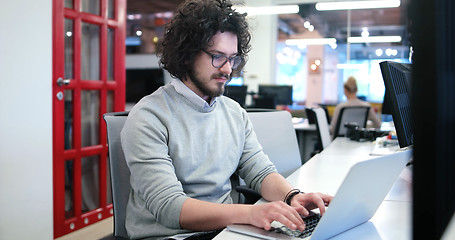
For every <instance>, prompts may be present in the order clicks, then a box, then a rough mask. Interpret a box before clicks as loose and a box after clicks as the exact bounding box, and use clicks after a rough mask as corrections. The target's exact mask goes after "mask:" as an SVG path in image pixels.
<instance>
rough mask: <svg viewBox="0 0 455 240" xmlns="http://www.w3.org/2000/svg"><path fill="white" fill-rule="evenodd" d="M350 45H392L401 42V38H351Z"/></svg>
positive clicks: (349, 39)
mask: <svg viewBox="0 0 455 240" xmlns="http://www.w3.org/2000/svg"><path fill="white" fill-rule="evenodd" d="M348 42H349V43H391V42H401V37H400V36H375V37H349V38H348Z"/></svg>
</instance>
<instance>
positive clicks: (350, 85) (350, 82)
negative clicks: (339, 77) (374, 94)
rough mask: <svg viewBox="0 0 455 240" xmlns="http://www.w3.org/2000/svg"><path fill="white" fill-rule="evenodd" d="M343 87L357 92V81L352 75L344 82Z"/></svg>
mask: <svg viewBox="0 0 455 240" xmlns="http://www.w3.org/2000/svg"><path fill="white" fill-rule="evenodd" d="M343 86H344V88H345V89H346V90H347V91H348V92H351V93H355V92H357V81H356V80H355V78H354V77H352V76H351V77H349V78H348V80H347V81H346V82H345V83H344V85H343Z"/></svg>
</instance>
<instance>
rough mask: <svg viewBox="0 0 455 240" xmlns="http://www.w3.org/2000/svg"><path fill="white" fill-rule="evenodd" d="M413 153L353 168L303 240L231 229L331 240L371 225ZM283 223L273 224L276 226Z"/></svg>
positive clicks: (242, 227) (277, 238)
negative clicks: (357, 227) (370, 221)
mask: <svg viewBox="0 0 455 240" xmlns="http://www.w3.org/2000/svg"><path fill="white" fill-rule="evenodd" d="M411 153H412V150H407V151H402V152H397V153H392V154H389V155H385V156H381V157H377V158H373V159H369V160H365V161H362V162H358V163H356V164H355V165H353V166H352V167H351V169H350V170H349V172H348V174H347V175H346V177H345V179H344V180H343V183H342V184H341V186H340V187H339V189H338V191H337V193H336V194H335V196H334V198H333V199H332V202H331V203H330V205H329V206H328V207H327V209H326V212H325V213H324V215H323V216H322V217H321V218H320V220H319V223H317V225H316V227H315V228H314V231H313V232H312V234H311V236H309V237H305V238H300V237H293V236H288V235H285V234H283V233H278V232H274V231H266V230H264V229H261V228H257V227H255V226H252V225H229V226H227V229H228V230H229V231H232V232H237V233H241V234H245V235H249V236H253V237H257V238H260V239H273V240H281V239H288V240H291V239H293V240H297V239H310V238H311V239H312V240H317V239H327V238H330V237H333V236H335V235H337V234H340V233H342V232H344V231H346V230H349V229H351V228H353V227H355V226H358V225H360V224H362V223H364V222H366V221H368V220H369V219H370V218H371V217H373V215H374V214H375V212H376V210H377V209H378V208H379V206H380V205H381V203H382V201H383V200H384V198H385V197H386V196H387V194H388V192H389V191H390V189H391V188H392V186H393V184H394V183H395V181H396V180H397V178H398V176H399V175H400V173H401V172H402V170H403V169H404V168H405V166H406V164H407V163H408V162H409V161H410V158H411ZM279 225H281V223H278V222H273V223H272V226H274V227H275V226H279Z"/></svg>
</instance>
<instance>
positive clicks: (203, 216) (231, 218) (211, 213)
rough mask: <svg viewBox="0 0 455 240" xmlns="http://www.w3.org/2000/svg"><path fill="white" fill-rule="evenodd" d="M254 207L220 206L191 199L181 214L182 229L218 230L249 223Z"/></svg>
mask: <svg viewBox="0 0 455 240" xmlns="http://www.w3.org/2000/svg"><path fill="white" fill-rule="evenodd" d="M251 207H252V205H242V204H218V203H210V202H205V201H200V200H197V199H193V198H189V199H187V200H186V201H185V202H184V203H183V206H182V210H181V212H180V227H181V228H183V229H190V230H195V231H208V230H216V229H221V228H224V227H226V226H227V225H230V224H234V223H237V224H246V223H248V216H249V211H250V209H251Z"/></svg>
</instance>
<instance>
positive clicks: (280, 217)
mask: <svg viewBox="0 0 455 240" xmlns="http://www.w3.org/2000/svg"><path fill="white" fill-rule="evenodd" d="M303 210H304V208H303V207H302V206H297V207H291V206H289V205H287V204H286V203H284V202H282V201H276V202H270V203H266V204H258V205H254V206H252V208H251V209H250V212H249V222H250V224H251V225H254V226H256V227H259V228H263V229H265V230H270V228H271V225H270V224H271V223H272V222H273V221H278V222H280V223H282V224H283V225H285V226H287V227H288V228H290V229H292V230H296V229H299V230H300V231H303V230H305V223H304V222H303V220H302V217H301V216H300V214H299V212H302V211H303Z"/></svg>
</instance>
